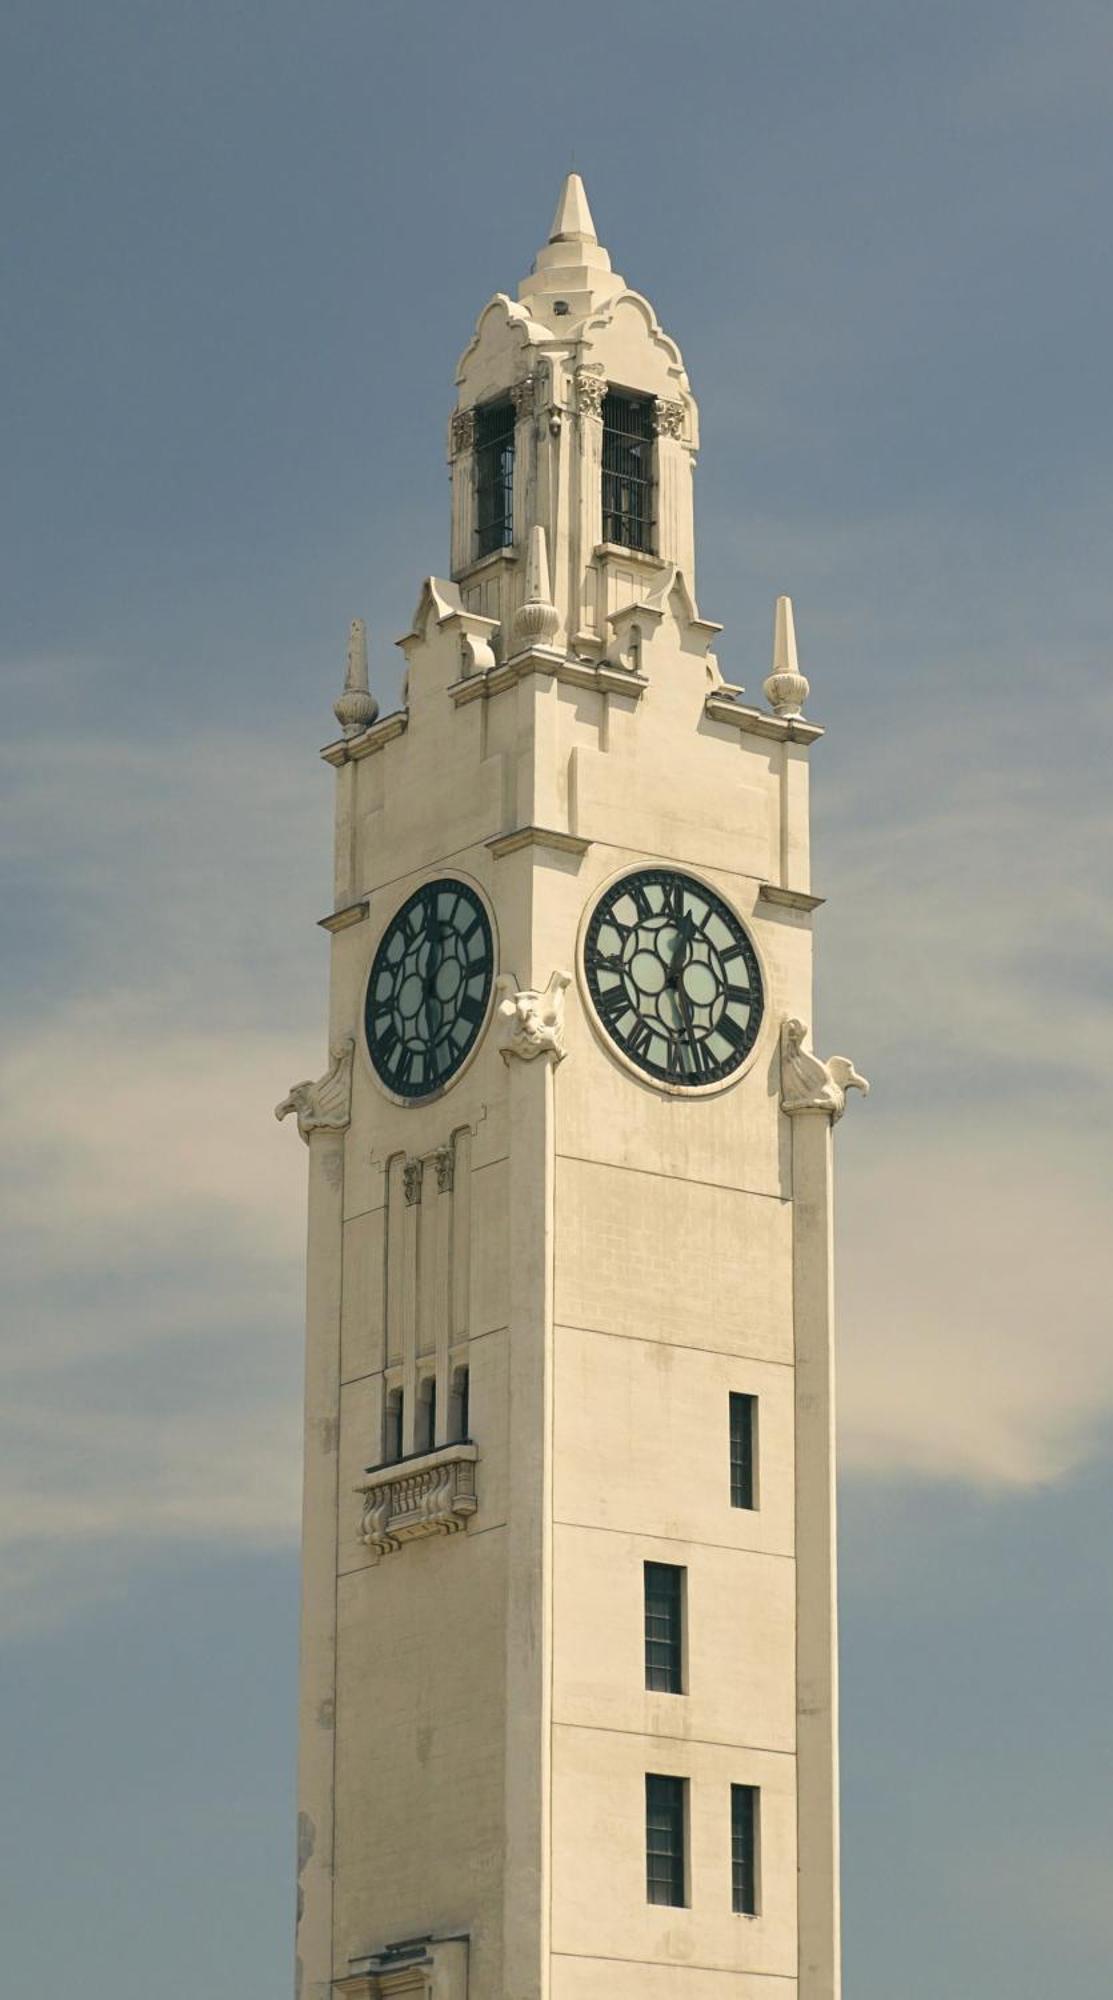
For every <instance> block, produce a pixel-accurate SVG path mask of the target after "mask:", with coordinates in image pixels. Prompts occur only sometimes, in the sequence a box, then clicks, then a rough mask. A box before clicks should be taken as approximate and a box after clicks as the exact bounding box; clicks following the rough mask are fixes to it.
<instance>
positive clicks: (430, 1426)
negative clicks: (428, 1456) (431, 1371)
mask: <svg viewBox="0 0 1113 2000" xmlns="http://www.w3.org/2000/svg"><path fill="white" fill-rule="evenodd" d="M436 1442H437V1378H436V1376H435V1375H427V1376H426V1377H425V1379H424V1380H423V1381H422V1382H419V1383H418V1389H417V1425H416V1435H415V1437H414V1450H415V1451H432V1449H433V1447H434V1445H435V1444H436Z"/></svg>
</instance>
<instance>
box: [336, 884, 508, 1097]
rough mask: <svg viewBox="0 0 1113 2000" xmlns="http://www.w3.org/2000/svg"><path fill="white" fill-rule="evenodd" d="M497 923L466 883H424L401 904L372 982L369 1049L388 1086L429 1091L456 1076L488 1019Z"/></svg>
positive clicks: (420, 1093)
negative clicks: (493, 934)
mask: <svg viewBox="0 0 1113 2000" xmlns="http://www.w3.org/2000/svg"><path fill="white" fill-rule="evenodd" d="M494 969H495V968H494V947H493V944H492V939H491V923H490V919H489V917H488V915H487V912H486V910H485V909H484V907H483V904H482V902H481V901H480V898H479V897H478V895H477V894H476V892H475V890H474V889H471V888H469V887H468V885H467V883H466V882H455V881H452V880H451V879H446V880H443V881H439V882H424V883H422V886H421V888H420V889H415V890H414V893H413V895H412V896H409V897H408V898H407V900H406V901H405V902H404V903H403V904H402V907H401V909H400V910H398V911H396V913H395V915H394V916H393V917H392V918H391V920H390V922H389V924H388V925H387V927H386V931H385V933H384V935H383V937H382V940H381V942H380V944H379V949H378V951H377V952H376V953H375V960H374V964H373V965H372V967H371V977H370V979H369V980H368V983H367V1005H366V1009H365V1013H364V1024H365V1029H366V1034H367V1051H368V1054H369V1055H370V1057H371V1061H372V1063H373V1064H374V1066H375V1069H376V1071H377V1073H378V1075H379V1076H380V1077H381V1078H382V1081H383V1082H384V1083H385V1085H386V1087H387V1089H388V1090H392V1091H394V1092H395V1094H396V1095H397V1096H399V1097H428V1096H429V1095H430V1093H431V1092H432V1091H434V1090H441V1089H443V1088H444V1085H445V1084H446V1083H447V1082H448V1081H449V1079H450V1078H451V1077H453V1076H455V1074H456V1071H457V1070H458V1069H459V1068H460V1065H461V1063H462V1062H463V1061H464V1058H465V1057H466V1056H467V1054H468V1052H469V1050H470V1049H471V1047H472V1045H473V1043H474V1042H475V1039H476V1036H477V1035H478V1034H479V1030H480V1028H481V1027H482V1026H483V1021H484V1017H485V1015H486V1012H487V1004H488V1001H489V1000H490V997H491V982H492V980H493V978H494Z"/></svg>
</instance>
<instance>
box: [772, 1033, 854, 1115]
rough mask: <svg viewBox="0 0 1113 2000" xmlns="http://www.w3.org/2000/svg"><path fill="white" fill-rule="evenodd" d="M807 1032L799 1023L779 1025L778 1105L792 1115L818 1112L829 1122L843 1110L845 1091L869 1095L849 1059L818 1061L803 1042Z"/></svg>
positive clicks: (830, 1057)
mask: <svg viewBox="0 0 1113 2000" xmlns="http://www.w3.org/2000/svg"><path fill="white" fill-rule="evenodd" d="M807 1037H808V1030H807V1028H806V1027H805V1025H804V1023H803V1021H796V1020H787V1021H784V1022H782V1024H781V1105H782V1108H783V1109H784V1110H785V1111H787V1112H788V1113H789V1115H790V1116H795V1114H796V1113H797V1112H800V1111H822V1112H825V1113H826V1115H827V1116H828V1117H829V1118H830V1119H831V1121H832V1123H833V1122H834V1121H835V1119H837V1118H841V1117H842V1115H843V1112H844V1111H845V1110H846V1093H847V1091H848V1090H860V1091H861V1093H862V1095H863V1097H868V1095H869V1088H870V1087H869V1084H868V1083H867V1082H866V1079H865V1077H864V1076H859V1075H858V1072H857V1070H856V1069H855V1067H854V1064H853V1063H852V1062H851V1060H850V1058H849V1056H829V1057H828V1059H827V1061H826V1062H822V1061H821V1060H820V1058H819V1056H817V1055H816V1054H815V1053H814V1051H813V1050H811V1049H806V1048H805V1047H804V1043H805V1042H806V1040H807Z"/></svg>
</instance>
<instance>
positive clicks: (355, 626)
mask: <svg viewBox="0 0 1113 2000" xmlns="http://www.w3.org/2000/svg"><path fill="white" fill-rule="evenodd" d="M332 712H333V714H334V715H335V717H336V720H337V721H338V722H339V724H340V726H341V728H342V729H343V731H344V734H345V736H361V735H362V734H363V731H364V730H365V729H370V727H371V724H372V723H373V722H374V720H375V717H376V716H377V715H378V713H379V704H378V702H377V701H376V700H375V697H374V695H373V694H371V693H369V692H368V686H367V627H366V625H365V624H364V621H363V619H362V618H353V619H352V623H351V627H350V629H349V632H348V669H347V672H346V674H345V675H344V692H343V694H342V695H341V696H340V697H339V699H338V700H337V701H334V702H333V704H332Z"/></svg>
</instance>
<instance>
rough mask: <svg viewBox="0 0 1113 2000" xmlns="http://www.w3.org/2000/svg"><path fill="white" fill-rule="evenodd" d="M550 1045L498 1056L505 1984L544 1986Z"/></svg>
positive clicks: (523, 1988) (524, 1991)
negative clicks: (505, 1484)
mask: <svg viewBox="0 0 1113 2000" xmlns="http://www.w3.org/2000/svg"><path fill="white" fill-rule="evenodd" d="M555 1060H556V1058H555V1056H554V1055H553V1054H543V1055H541V1056H540V1057H537V1058H536V1059H534V1060H523V1059H521V1058H520V1057H519V1056H517V1055H508V1063H509V1069H510V1078H509V1117H510V1179H509V1184H510V1216H509V1225H510V1232H509V1233H510V1411H509V1490H510V1492H511V1494H512V1495H513V1501H512V1505H511V1510H510V1519H509V1550H508V1578H507V1626H506V1864H505V1873H504V1882H503V1925H504V1949H505V1967H506V1974H505V1982H504V1984H505V1990H506V1991H507V1992H508V1993H511V1994H513V1995H514V2000H544V1996H545V1994H546V1993H547V1991H548V1984H549V1903H548V1884H549V1843H550V1833H549V1791H550V1767H551V1748H550V1737H551V1726H550V1725H551V1654H552V1633H551V1617H552V1547H551V1542H552V1494H551V1487H552V1436H551V1433H552V1326H553V1176H554V1147H553V1067H554V1061H555Z"/></svg>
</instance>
